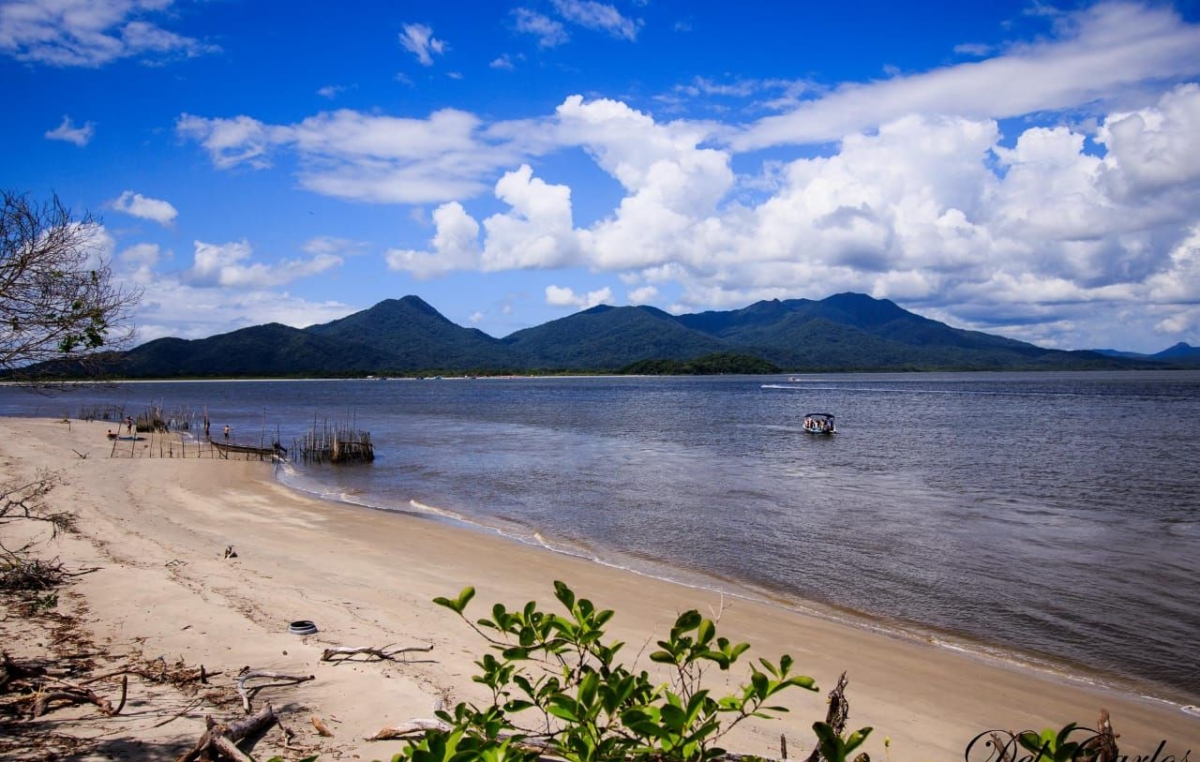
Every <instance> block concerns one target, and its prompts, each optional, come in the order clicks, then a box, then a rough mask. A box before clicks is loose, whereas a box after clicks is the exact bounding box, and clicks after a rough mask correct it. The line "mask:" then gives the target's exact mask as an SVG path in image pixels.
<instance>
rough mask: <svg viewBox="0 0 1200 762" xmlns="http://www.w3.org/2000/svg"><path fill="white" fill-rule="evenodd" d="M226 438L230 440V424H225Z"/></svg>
mask: <svg viewBox="0 0 1200 762" xmlns="http://www.w3.org/2000/svg"><path fill="white" fill-rule="evenodd" d="M225 438H226V439H229V424H228V423H227V424H225Z"/></svg>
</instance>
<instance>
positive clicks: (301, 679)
mask: <svg viewBox="0 0 1200 762" xmlns="http://www.w3.org/2000/svg"><path fill="white" fill-rule="evenodd" d="M316 679H317V676H316V675H288V674H284V673H283V672H271V671H268V670H265V669H250V668H249V667H247V668H245V669H243V670H242V671H241V673H240V674H239V675H238V678H237V692H238V695H239V696H241V697H242V709H243V710H245V712H246V714H250V702H251V701H252V700H253V699H254V697H255V695H257V694H258V692H259V691H261V690H262V689H263V688H277V687H279V686H281V685H299V684H300V683H306V682H308V681H309V680H316ZM251 680H275V681H277V682H273V683H262V684H261V685H247V683H249V682H250V681H251Z"/></svg>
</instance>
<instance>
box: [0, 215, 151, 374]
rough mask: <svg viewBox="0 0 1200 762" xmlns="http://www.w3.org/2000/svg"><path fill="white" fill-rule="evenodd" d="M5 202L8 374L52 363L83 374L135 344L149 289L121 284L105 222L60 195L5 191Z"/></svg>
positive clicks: (2, 284)
mask: <svg viewBox="0 0 1200 762" xmlns="http://www.w3.org/2000/svg"><path fill="white" fill-rule="evenodd" d="M0 203H2V204H3V208H2V209H0V374H3V375H6V376H9V377H26V376H29V375H34V374H36V373H38V372H39V371H40V370H42V369H44V368H46V366H45V365H44V364H45V363H48V362H51V361H53V362H52V365H53V367H54V368H58V369H60V371H59V374H61V373H62V372H71V373H83V372H85V371H86V363H87V361H88V360H89V359H94V358H96V357H97V356H99V355H100V354H101V353H104V352H109V351H113V350H119V349H122V348H124V347H127V346H128V345H129V344H130V343H131V342H132V340H133V336H134V329H133V325H132V323H131V322H130V310H131V309H132V307H133V306H134V305H136V304H137V302H138V301H139V300H140V298H141V290H140V289H136V288H130V287H127V286H123V285H120V284H117V283H114V280H113V274H112V269H111V267H110V264H109V261H108V260H107V258H106V257H105V256H104V253H103V252H102V251H101V246H100V238H99V236H100V233H101V229H100V226H99V224H98V223H97V221H96V220H94V219H93V218H92V216H91V215H90V214H86V215H84V216H83V217H81V218H80V219H78V220H76V219H73V218H72V216H71V212H70V210H68V209H67V208H66V207H65V206H63V204H62V202H61V201H59V199H58V197H57V196H54V197H53V198H52V199H51V200H50V201H48V202H46V203H43V204H38V203H34V202H30V201H29V199H28V197H27V196H26V195H23V194H18V193H14V192H11V191H0ZM80 363H84V365H80ZM39 366H40V367H39Z"/></svg>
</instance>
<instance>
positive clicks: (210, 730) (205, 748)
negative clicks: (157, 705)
mask: <svg viewBox="0 0 1200 762" xmlns="http://www.w3.org/2000/svg"><path fill="white" fill-rule="evenodd" d="M277 721H278V718H277V717H276V716H275V710H274V709H273V708H272V707H271V705H270V704H267V705H266V706H264V707H263V708H262V709H260V710H259V711H258V713H257V714H254V715H252V716H250V717H246V718H245V719H242V720H237V721H235V722H231V723H229V724H223V723H219V722H217V721H215V720H213V718H212V717H211V716H210V717H206V718H205V719H204V722H205V724H206V725H207V726H208V727H207V729H206V730H205V731H204V735H202V736H200V740H199V741H197V742H196V745H195V746H194V747H192V750H191V751H189V752H187V753H186V754H183V755H181V756H179V757H178V758H177V759H176V760H175V762H196V761H197V760H228V761H231V762H253V761H252V760H251V758H250V757H249V756H248V755H247V754H245V753H244V752H243V751H242V750H241V749H239V748H238V747H237V742H238V741H240V740H242V739H243V738H245V737H247V736H250V735H255V734H257V733H261V732H262V731H264V730H266V729H267V728H269V727H271V726H272V725H274V724H275V723H276V722H277Z"/></svg>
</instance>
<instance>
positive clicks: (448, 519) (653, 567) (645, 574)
mask: <svg viewBox="0 0 1200 762" xmlns="http://www.w3.org/2000/svg"><path fill="white" fill-rule="evenodd" d="M280 469H281V466H279V465H278V464H277V465H276V466H275V470H274V475H273V478H274V480H275V481H276V482H277V483H279V484H280V485H281V486H283V487H285V488H287V489H289V490H292V491H294V492H295V493H297V494H298V495H301V496H303V497H308V498H313V499H317V500H321V501H326V502H329V503H332V504H336V505H340V506H345V507H349V508H351V509H364V510H368V511H373V512H377V513H380V514H383V515H392V516H397V517H401V518H402V519H409V520H417V521H429V522H433V523H435V524H438V525H441V526H445V527H448V528H450V529H451V530H458V531H468V532H476V533H480V534H481V535H483V536H486V537H490V538H494V539H496V540H497V541H500V542H505V543H511V544H513V545H515V546H517V547H520V548H525V549H532V550H538V551H544V552H548V553H551V554H555V555H559V556H562V557H564V558H569V559H574V560H577V561H582V562H586V563H591V564H596V565H597V566H599V567H602V568H604V569H609V570H612V571H613V572H615V573H620V574H630V575H634V576H637V577H641V578H644V579H647V580H651V581H653V582H656V583H662V584H667V585H676V586H679V587H683V588H688V589H690V590H694V591H696V592H698V593H709V594H713V595H718V596H724V597H727V598H732V599H734V600H742V601H746V602H748V603H754V604H756V605H761V606H766V607H770V608H776V609H779V610H780V611H783V612H787V613H791V614H795V615H796V616H800V617H812V618H816V619H820V620H822V621H826V622H828V623H830V624H832V625H835V626H841V627H849V628H854V629H858V630H862V631H864V632H870V633H874V634H877V635H880V636H882V637H885V638H893V639H897V640H902V641H907V642H911V643H916V644H921V645H929V646H933V647H935V648H938V649H943V650H945V651H947V652H951V653H957V654H961V655H963V656H965V657H967V658H971V659H975V660H977V661H979V662H980V663H983V664H987V665H990V666H993V667H996V668H999V669H1009V670H1015V671H1017V672H1029V673H1034V674H1039V675H1043V676H1045V677H1046V678H1048V679H1051V680H1060V681H1063V682H1064V683H1068V684H1073V685H1077V686H1080V687H1087V688H1095V689H1099V690H1105V691H1112V692H1115V693H1124V694H1129V695H1132V696H1137V697H1138V698H1139V699H1142V700H1145V701H1150V702H1155V703H1160V704H1162V705H1164V706H1167V707H1170V708H1172V709H1177V710H1179V711H1181V712H1184V713H1189V714H1192V715H1196V716H1200V706H1198V705H1197V704H1192V703H1191V702H1193V701H1195V702H1197V703H1198V704H1200V695H1197V696H1188V695H1184V694H1180V693H1179V692H1178V690H1177V689H1171V688H1170V686H1166V685H1163V684H1161V683H1155V682H1152V681H1149V680H1146V679H1145V678H1139V677H1136V676H1126V675H1119V674H1113V673H1109V672H1105V671H1103V670H1099V669H1095V668H1093V667H1090V666H1088V665H1086V664H1071V663H1069V662H1067V661H1064V660H1062V659H1061V658H1059V657H1055V656H1052V655H1042V654H1036V653H1032V652H1026V651H1022V650H1020V649H1017V648H1013V647H1010V646H1005V645H1004V644H998V643H992V642H987V641H983V640H978V639H973V638H971V637H970V636H969V635H968V634H966V633H963V632H958V631H953V630H949V629H946V628H939V627H936V626H933V625H929V624H926V623H921V622H916V621H904V620H895V621H893V620H889V619H887V618H884V617H881V616H877V615H873V614H871V613H870V612H863V611H859V610H857V609H852V608H848V607H845V606H840V605H838V604H835V603H830V602H823V601H817V600H808V599H798V598H793V597H789V596H788V595H786V594H785V593H782V592H777V591H772V590H768V589H765V588H757V587H753V586H751V585H747V584H745V583H742V582H739V581H738V580H735V579H732V578H723V577H717V576H715V575H711V574H708V573H706V572H703V571H697V570H686V569H680V568H678V567H674V566H671V565H670V564H668V563H666V562H662V561H657V560H652V559H640V560H642V561H643V562H644V563H645V564H646V565H645V566H644V567H639V566H635V565H628V566H626V565H622V564H621V563H619V562H618V561H616V560H609V559H606V558H604V557H603V555H602V554H601V553H599V552H596V551H594V550H593V549H592V548H589V547H585V548H578V549H576V548H571V547H564V546H561V545H556V544H555V543H554V542H553V541H551V540H546V539H545V538H544V537H543V535H542V533H541V532H540V531H539V530H536V529H529V528H528V527H526V529H528V531H529V532H530V533H531V536H519V535H517V534H515V533H513V532H511V531H510V530H506V529H504V528H502V527H499V526H493V525H490V524H487V523H484V522H482V521H479V520H475V519H472V518H470V517H467V516H463V515H460V514H457V513H455V512H453V511H449V510H446V509H442V508H437V507H435V506H429V505H426V504H424V503H421V502H418V501H417V500H414V499H407V500H405V501H404V502H405V504H406V505H407V506H408V508H407V509H406V508H396V507H388V506H383V505H377V504H373V503H370V502H367V501H361V500H354V499H350V498H349V497H347V496H339V495H337V494H334V493H332V492H328V491H325V492H322V491H319V490H318V489H316V485H319V484H320V483H319V482H317V481H316V480H312V482H313V484H314V488H312V489H310V488H307V487H305V486H302V485H299V484H296V483H293V482H291V481H289V478H290V477H289V475H287V470H286V469H284V473H285V476H283V477H282V478H281V477H280V475H279V474H280ZM296 475H297V474H296V472H292V474H291V477H294V476H296ZM564 544H565V543H564ZM672 572H680V574H678V575H677V576H670V575H671V573H672ZM618 613H619V612H618Z"/></svg>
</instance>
